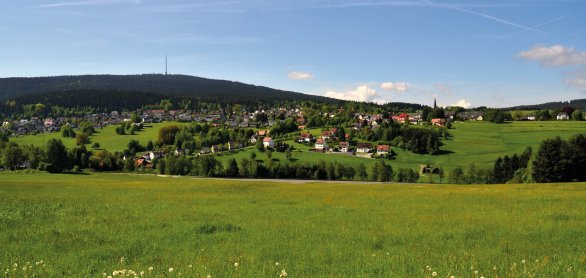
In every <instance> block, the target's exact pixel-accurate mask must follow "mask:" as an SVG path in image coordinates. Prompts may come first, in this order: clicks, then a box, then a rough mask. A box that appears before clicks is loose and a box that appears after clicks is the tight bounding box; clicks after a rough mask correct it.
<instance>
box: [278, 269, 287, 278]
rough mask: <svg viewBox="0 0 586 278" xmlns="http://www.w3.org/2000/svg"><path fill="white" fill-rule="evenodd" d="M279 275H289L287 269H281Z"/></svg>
mask: <svg viewBox="0 0 586 278" xmlns="http://www.w3.org/2000/svg"><path fill="white" fill-rule="evenodd" d="M279 277H287V272H286V271H285V269H281V274H279Z"/></svg>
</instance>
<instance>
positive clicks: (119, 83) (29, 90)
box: [0, 74, 339, 103]
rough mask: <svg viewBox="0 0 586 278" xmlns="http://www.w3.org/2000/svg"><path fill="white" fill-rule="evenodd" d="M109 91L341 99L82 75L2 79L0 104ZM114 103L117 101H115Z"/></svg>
mask: <svg viewBox="0 0 586 278" xmlns="http://www.w3.org/2000/svg"><path fill="white" fill-rule="evenodd" d="M100 91H103V92H109V93H108V95H109V97H115V98H116V97H117V94H112V92H118V94H119V95H123V94H125V93H126V92H128V93H131V94H133V95H135V94H136V93H137V92H138V93H148V97H149V98H161V97H162V98H165V97H168V98H182V99H192V100H202V101H213V102H220V103H253V102H257V101H285V100H310V101H319V102H326V103H336V102H339V100H336V99H332V98H326V97H321V96H315V95H307V94H302V93H296V92H290V91H283V90H276V89H272V88H267V87H263V86H255V85H250V84H244V83H240V82H233V81H226V80H215V79H207V78H201V77H196V76H188V75H161V74H142V75H79V76H54V77H30V78H26V77H22V78H21V77H16V78H0V101H3V102H4V101H6V100H11V99H17V98H21V97H25V96H26V99H28V100H30V101H32V100H34V99H36V98H41V99H43V98H48V97H50V95H49V94H50V93H51V94H52V93H58V95H61V96H63V95H64V93H67V95H70V96H71V94H75V93H82V95H87V93H88V92H92V93H90V94H89V95H92V96H95V95H96V93H97V92H100ZM112 101H115V100H112Z"/></svg>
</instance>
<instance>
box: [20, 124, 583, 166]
mask: <svg viewBox="0 0 586 278" xmlns="http://www.w3.org/2000/svg"><path fill="white" fill-rule="evenodd" d="M171 124H178V125H182V124H184V123H173V122H165V123H158V124H153V125H152V126H149V127H146V128H145V129H144V130H143V131H140V132H138V133H137V134H136V135H117V134H116V132H115V130H114V129H115V126H108V127H106V128H104V129H102V130H98V132H97V133H96V134H95V135H93V136H91V137H90V139H91V141H92V142H99V143H100V147H101V148H102V149H107V150H109V151H122V150H124V149H126V147H127V145H128V141H130V140H131V139H135V140H138V141H139V142H140V143H141V144H143V145H145V144H146V143H147V142H148V141H149V140H153V141H156V140H157V135H158V130H159V129H160V128H161V127H163V126H167V125H171ZM585 130H586V121H582V122H576V121H544V122H509V123H505V124H493V123H488V122H457V123H455V124H454V128H453V129H449V130H448V132H449V134H450V135H451V138H450V139H449V140H443V143H444V146H443V147H442V150H443V153H442V154H440V155H420V154H414V153H411V152H409V151H403V150H401V149H397V148H394V151H395V152H396V153H397V154H398V155H397V156H396V159H394V160H391V161H389V163H390V164H391V165H392V166H393V168H396V169H398V168H411V169H414V170H419V165H421V164H428V163H429V164H431V165H432V166H434V167H443V168H444V169H445V170H450V169H453V168H455V167H457V166H460V167H462V168H464V169H465V168H466V167H468V166H469V165H470V164H471V163H474V164H475V165H476V166H478V167H489V166H491V164H492V163H493V162H494V161H495V160H496V159H497V158H498V157H499V156H504V155H512V154H513V153H521V152H522V151H523V150H524V149H525V147H527V146H531V147H532V148H533V149H534V151H537V148H538V147H539V144H540V143H541V142H542V141H543V140H544V139H547V138H552V137H555V136H561V137H563V138H567V137H570V136H572V135H575V134H578V133H584V132H585ZM310 131H311V132H312V133H314V134H315V135H319V134H321V131H320V130H319V129H312V130H310ZM50 138H59V139H62V140H63V142H64V144H65V145H66V146H67V147H69V148H71V147H74V146H75V139H72V138H63V137H62V136H61V134H60V133H53V134H44V135H31V136H22V137H16V138H12V139H11V140H12V141H14V142H16V143H19V144H25V145H30V144H33V145H37V146H42V145H43V144H44V142H46V141H47V140H49V139H50ZM290 144H291V145H293V146H294V147H295V148H296V151H294V152H293V153H292V154H293V159H292V160H293V161H298V162H309V163H318V162H319V161H320V160H325V161H337V162H338V163H343V164H345V165H352V166H356V165H358V164H359V163H364V164H365V166H367V167H369V166H370V165H371V164H372V163H373V162H374V160H373V159H366V158H360V157H353V156H344V155H336V154H322V153H314V152H309V151H308V150H309V148H310V147H308V146H305V145H302V144H298V143H295V142H292V141H291V142H290ZM90 146H91V144H90ZM252 152H256V153H257V158H256V159H257V160H263V161H265V162H266V161H268V158H267V157H266V155H265V154H263V153H259V152H258V151H257V150H256V148H254V147H250V148H246V149H242V150H237V151H233V152H224V153H221V154H218V155H216V157H217V158H218V159H219V160H220V161H221V162H222V163H223V164H224V165H227V162H228V160H229V159H231V158H236V159H237V160H240V159H242V158H250V155H251V153H252ZM271 159H273V160H278V161H281V162H284V161H286V160H287V159H286V157H285V154H283V153H277V152H273V153H272V157H271Z"/></svg>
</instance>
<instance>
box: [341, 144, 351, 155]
mask: <svg viewBox="0 0 586 278" xmlns="http://www.w3.org/2000/svg"><path fill="white" fill-rule="evenodd" d="M348 150H350V144H349V143H348V142H340V151H341V152H343V153H347V152H348Z"/></svg>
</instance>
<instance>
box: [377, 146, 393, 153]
mask: <svg viewBox="0 0 586 278" xmlns="http://www.w3.org/2000/svg"><path fill="white" fill-rule="evenodd" d="M390 150H391V146H389V145H378V146H376V155H387V154H389V151H390Z"/></svg>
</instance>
